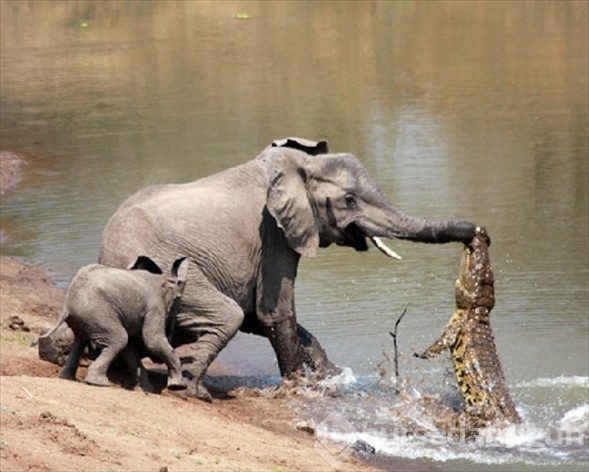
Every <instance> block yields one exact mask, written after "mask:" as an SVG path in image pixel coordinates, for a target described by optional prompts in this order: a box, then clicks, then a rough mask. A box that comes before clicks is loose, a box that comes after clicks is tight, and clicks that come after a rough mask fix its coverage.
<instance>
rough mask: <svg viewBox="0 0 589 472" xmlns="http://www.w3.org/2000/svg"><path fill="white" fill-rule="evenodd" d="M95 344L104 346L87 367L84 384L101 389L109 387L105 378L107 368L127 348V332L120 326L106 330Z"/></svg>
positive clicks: (108, 382)
mask: <svg viewBox="0 0 589 472" xmlns="http://www.w3.org/2000/svg"><path fill="white" fill-rule="evenodd" d="M96 341H97V342H96V344H98V345H102V346H104V347H103V348H102V351H101V352H100V355H99V356H98V357H97V358H96V360H95V361H94V362H93V363H92V365H91V366H90V367H88V373H87V374H86V378H85V379H84V382H86V383H88V384H91V385H98V386H101V387H108V386H110V381H109V380H108V377H107V376H106V373H107V371H108V368H109V367H110V364H111V363H112V361H113V360H114V359H115V358H116V357H117V356H118V355H119V353H120V352H121V351H122V350H123V349H124V348H125V346H127V342H128V341H129V337H128V335H127V331H125V328H123V327H122V326H117V327H113V328H110V329H108V330H107V331H106V332H104V333H102V334H101V336H100V340H96Z"/></svg>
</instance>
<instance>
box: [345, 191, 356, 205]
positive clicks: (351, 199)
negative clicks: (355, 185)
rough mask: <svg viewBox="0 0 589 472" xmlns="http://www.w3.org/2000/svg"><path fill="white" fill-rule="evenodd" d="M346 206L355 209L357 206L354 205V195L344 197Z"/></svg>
mask: <svg viewBox="0 0 589 472" xmlns="http://www.w3.org/2000/svg"><path fill="white" fill-rule="evenodd" d="M345 201H346V206H347V207H348V208H356V207H357V206H358V204H357V203H356V197H354V195H352V194H350V193H348V194H347V195H346V197H345Z"/></svg>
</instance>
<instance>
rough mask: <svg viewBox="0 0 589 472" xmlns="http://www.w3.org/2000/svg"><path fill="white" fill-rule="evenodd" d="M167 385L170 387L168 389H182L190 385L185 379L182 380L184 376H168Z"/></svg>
mask: <svg viewBox="0 0 589 472" xmlns="http://www.w3.org/2000/svg"><path fill="white" fill-rule="evenodd" d="M167 387H168V390H174V391H180V390H186V389H187V388H188V385H186V383H185V382H184V380H182V378H179V379H172V378H168V385H167ZM203 388H204V386H203ZM205 390H206V389H205ZM207 393H208V392H207ZM211 400H212V399H211Z"/></svg>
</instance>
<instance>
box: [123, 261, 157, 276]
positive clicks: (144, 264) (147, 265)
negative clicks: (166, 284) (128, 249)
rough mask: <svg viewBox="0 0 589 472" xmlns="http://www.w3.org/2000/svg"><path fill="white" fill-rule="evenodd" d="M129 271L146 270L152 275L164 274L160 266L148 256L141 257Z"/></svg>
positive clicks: (130, 266)
mask: <svg viewBox="0 0 589 472" xmlns="http://www.w3.org/2000/svg"><path fill="white" fill-rule="evenodd" d="M127 269H129V270H146V271H148V272H151V273H152V274H158V275H160V274H163V271H162V270H161V269H160V268H159V266H158V265H157V264H156V263H155V262H154V261H153V260H152V259H151V258H149V257H147V256H139V257H138V258H137V260H136V261H135V262H134V263H133V264H131V265H129V266H128V267H127Z"/></svg>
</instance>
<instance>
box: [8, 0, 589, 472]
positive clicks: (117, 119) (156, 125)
mask: <svg viewBox="0 0 589 472" xmlns="http://www.w3.org/2000/svg"><path fill="white" fill-rule="evenodd" d="M0 8H1V10H0V13H1V15H0V16H1V18H0V21H1V25H0V26H1V38H0V39H1V41H0V44H1V57H0V59H1V71H0V74H1V75H0V118H1V125H0V137H1V143H2V149H9V150H12V151H17V152H26V153H28V154H29V155H34V156H38V157H37V158H33V159H30V160H29V164H28V165H27V167H26V174H25V178H24V179H23V182H22V184H21V186H20V187H19V189H18V191H16V192H9V193H7V194H6V195H3V196H2V207H1V209H2V211H1V215H0V225H1V226H2V229H3V230H4V231H5V232H6V233H7V234H8V235H9V237H10V240H9V241H8V242H7V243H5V244H3V245H2V247H1V251H2V254H9V255H17V256H23V257H27V258H29V259H32V260H34V261H36V262H37V263H39V264H41V265H43V266H44V267H47V268H48V269H49V270H50V271H51V272H52V273H53V274H54V275H55V277H56V279H57V280H58V281H59V282H60V283H62V284H66V283H67V281H68V279H69V278H70V277H71V276H72V275H73V273H74V272H75V271H76V270H77V268H79V267H80V266H81V265H84V264H87V263H89V262H92V261H95V260H96V257H97V253H98V242H99V238H100V232H101V231H102V228H103V227H104V224H105V223H106V221H107V219H108V217H109V216H110V215H111V214H112V213H113V212H114V210H115V209H116V208H117V206H118V205H119V204H120V203H121V201H122V200H124V199H125V198H126V197H127V196H128V195H130V194H132V193H133V192H135V191H136V190H138V189H140V188H142V187H144V186H146V185H149V184H151V183H155V182H180V181H188V180H194V179H197V178H199V177H202V176H205V175H209V174H211V173H214V172H216V171H219V170H221V169H224V168H227V167H229V166H233V165H236V164H239V163H241V162H244V161H245V160H248V159H250V158H252V157H254V156H255V155H256V154H257V153H258V152H259V151H260V150H261V149H263V148H264V147H265V146H266V145H267V144H268V143H269V142H270V141H271V140H272V139H274V138H277V137H283V136H288V135H298V136H305V137H308V138H326V139H328V140H329V142H330V144H331V148H332V149H333V150H335V151H349V152H352V153H354V154H356V155H357V156H358V157H359V158H360V159H361V160H362V161H363V162H364V164H365V165H366V167H367V168H368V169H369V171H370V172H371V173H372V174H373V175H374V176H375V177H376V180H377V181H378V182H379V184H380V185H381V187H382V188H383V190H384V191H385V192H387V193H388V194H389V195H390V197H391V199H392V200H393V201H394V202H396V204H397V205H398V206H399V207H400V208H401V209H403V210H404V211H406V212H408V213H412V214H415V215H420V216H424V217H440V218H442V217H457V218H458V217H461V218H468V219H472V220H474V221H477V222H479V223H481V224H484V225H486V226H487V227H488V229H489V232H490V234H491V237H492V239H493V244H492V246H491V259H492V262H493V267H494V271H495V275H496V279H497V282H496V295H497V305H496V307H495V309H494V310H493V313H492V317H493V327H494V331H495V335H496V339H497V344H498V349H499V353H500V356H501V359H502V362H503V366H504V369H505V371H506V376H507V378H508V382H509V384H510V385H511V387H512V391H513V395H514V397H515V401H516V403H517V405H518V407H519V409H520V412H521V413H522V415H523V416H524V417H525V418H526V421H527V423H526V424H529V425H531V427H533V428H538V429H540V430H542V431H544V430H546V428H554V429H555V430H557V431H558V430H559V429H558V428H560V427H561V426H559V425H560V424H561V422H562V421H565V418H566V417H567V414H570V415H574V414H580V415H582V414H583V413H582V412H583V411H585V410H583V408H586V405H588V404H589V399H588V395H589V393H588V388H587V382H586V379H587V376H588V375H589V340H588V338H589V218H588V216H587V215H588V214H589V197H588V187H589V177H588V174H589V169H588V164H589V144H588V134H589V133H588V131H589V116H588V115H589V113H588V107H589V104H588V101H589V98H588V90H589V79H588V77H589V71H588V62H587V57H588V46H587V45H588V41H589V40H588V32H587V24H588V12H587V10H588V7H587V4H586V3H585V2H554V3H551V2H537V3H531V2H525V3H524V2H515V3H509V2H472V3H453V2H422V3H409V2H375V3H367V2H354V3H351V2H345V3H344V2H337V3H330V2H308V3H307V2H285V3H271V2H260V3H231V2H222V3H221V2H196V3H190V2H177V3H174V2H125V1H121V2H95V3H94V2H57V1H54V2H26V3H24V2H7V1H5V2H2V3H0ZM238 12H245V13H248V14H249V15H251V17H252V18H251V19H250V20H238V19H235V18H234V15H235V14H236V13H238ZM392 245H393V247H394V248H395V250H397V252H399V253H400V254H401V255H402V256H403V260H402V261H391V260H389V259H385V258H384V257H382V255H381V254H380V253H378V252H377V251H371V252H369V253H367V254H366V253H354V252H352V251H351V250H349V249H344V248H330V249H328V250H325V251H322V252H321V253H320V256H319V257H318V258H316V259H307V260H305V261H303V263H302V265H301V267H300V270H299V274H300V275H299V277H298V279H297V309H298V316H299V319H300V321H301V323H302V324H303V325H304V326H306V327H307V328H308V329H309V330H311V331H312V332H313V333H314V334H315V335H316V336H317V337H318V338H319V339H320V340H321V342H322V343H323V345H324V346H325V348H326V349H327V351H328V353H329V355H330V357H331V358H332V360H334V361H335V362H336V363H338V364H340V365H344V366H349V367H350V368H351V369H352V370H353V372H354V375H355V376H356V377H357V379H358V381H357V387H355V389H356V390H359V391H360V393H358V392H357V391H355V392H350V393H348V394H347V396H345V398H344V400H343V401H342V402H341V403H340V402H338V401H334V400H333V399H329V400H330V401H328V402H320V408H319V409H318V410H316V413H314V414H316V415H317V416H320V414H319V413H318V411H321V415H324V416H325V415H327V414H328V412H330V411H336V412H337V413H338V414H342V415H344V417H346V415H347V416H348V417H351V418H352V417H354V414H353V412H354V411H356V410H355V409H358V408H360V409H361V408H368V407H369V405H370V403H369V402H368V403H366V402H365V396H366V395H376V396H378V395H381V396H384V397H385V400H381V403H380V405H381V406H383V407H384V405H386V404H387V401H388V400H387V399H386V395H385V394H384V393H383V391H382V388H383V387H382V386H379V384H378V382H375V381H374V380H370V379H373V378H374V375H375V366H376V364H377V363H378V362H380V361H381V360H382V359H383V354H382V352H383V351H387V352H390V350H391V338H390V336H389V335H388V331H389V330H390V329H392V327H393V325H394V321H395V319H396V318H397V316H399V315H400V314H401V312H402V310H403V309H404V308H405V307H407V308H408V313H407V316H406V317H405V318H404V320H403V322H402V323H401V325H400V327H399V344H400V345H399V347H400V351H401V352H402V353H403V357H402V358H401V370H402V372H403V373H404V375H409V374H410V373H411V374H413V373H415V374H416V375H417V374H418V375H419V376H422V377H423V378H424V379H425V380H424V383H423V384H421V386H420V387H419V388H421V389H425V390H428V391H434V392H435V391H436V389H438V390H440V391H441V389H446V390H448V391H451V383H452V382H451V381H450V380H448V376H447V373H446V370H447V367H448V363H447V360H444V359H442V360H440V361H429V362H425V361H419V362H416V361H413V360H412V359H411V358H410V355H411V353H412V352H413V351H414V350H417V349H423V348H425V347H426V346H428V345H429V344H430V343H431V342H432V341H433V340H434V339H436V338H437V336H438V335H439V333H440V332H441V330H442V328H443V326H444V324H445V323H446V321H447V319H448V318H449V316H450V314H451V312H452V309H453V303H454V301H453V289H452V287H453V281H454V279H455V277H456V275H457V272H458V266H459V257H460V251H461V249H460V247H459V246H458V245H446V246H426V245H419V244H412V243H408V242H393V244H392ZM221 360H222V361H223V362H224V363H225V364H226V365H227V366H229V367H230V368H231V369H232V370H233V372H234V373H235V374H236V375H238V376H242V377H243V378H246V377H250V376H268V375H270V376H273V375H276V372H277V368H276V363H275V359H274V356H273V354H272V352H271V350H270V348H269V346H268V343H267V342H265V341H264V340H262V339H260V338H257V337H253V336H246V335H239V336H238V337H237V338H236V339H235V340H234V341H232V342H231V343H230V345H229V346H228V348H227V349H226V350H225V351H224V352H223V353H222V355H221ZM543 379H548V380H543ZM570 379H581V381H580V384H579V385H576V384H575V385H573V386H571V385H570V383H571V381H570ZM545 383H548V385H545ZM386 391H387V390H386V389H385V390H384V392H385V393H386ZM379 392H380V393H379ZM363 395H364V396H363ZM332 400H333V401H332ZM390 401H391V402H392V401H393V399H391V400H390ZM347 412H349V413H347ZM575 412H577V413H575ZM579 412H580V413H579ZM352 419H353V418H352ZM391 421H393V420H392V419H391ZM566 421H568V420H566ZM566 421H565V422H566ZM352 423H353V424H354V425H355V426H357V429H359V430H360V429H361V430H363V431H365V432H366V431H367V434H371V431H374V429H375V426H377V425H378V422H377V421H375V422H374V424H373V425H372V426H370V425H365V424H364V423H362V422H359V421H358V420H354V421H352ZM364 426H366V428H365V427H364ZM564 427H565V429H566V425H565V426H564ZM381 439H383V441H384V443H383V445H382V447H381V452H383V453H388V454H391V455H395V456H403V455H404V454H405V455H406V454H408V452H406V451H411V452H410V453H411V457H422V458H430V459H431V460H434V461H436V462H435V465H436V466H437V467H442V468H443V467H445V466H444V465H443V461H444V460H451V461H452V462H451V466H449V467H450V468H453V469H456V468H464V469H468V470H471V469H473V468H479V470H483V469H485V468H488V467H490V466H489V464H497V466H496V467H505V468H507V469H509V468H510V467H512V466H513V465H514V464H517V465H518V468H520V466H521V467H523V466H524V465H525V467H529V468H530V470H541V469H542V467H545V466H546V467H551V468H556V469H560V470H570V469H571V468H579V467H584V466H585V463H586V461H587V442H585V443H584V445H583V446H582V447H581V449H580V451H579V450H577V449H575V451H573V452H571V451H570V450H569V449H567V447H566V446H563V445H561V444H555V443H554V442H552V443H550V441H548V443H549V444H547V445H546V446H545V447H544V446H543V447H544V450H543V452H542V454H539V455H538V454H536V452H537V450H536V449H537V448H536V449H533V448H530V447H529V444H528V445H526V444H523V445H511V446H497V445H492V446H490V447H488V448H484V449H481V450H478V449H474V450H470V451H467V452H464V453H461V452H460V450H459V448H456V447H446V446H443V447H442V446H439V445H436V444H435V441H434V442H433V443H431V444H430V443H428V442H427V441H424V440H413V439H410V438H409V439H406V440H405V441H407V442H404V443H402V445H403V446H404V447H396V448H393V446H392V444H391V443H387V442H386V438H381ZM542 441H544V443H545V442H547V441H545V440H542ZM544 443H542V444H544ZM387 444H388V445H387ZM405 446H406V447H405ZM438 446H439V447H438ZM431 448H434V449H436V448H437V449H436V450H437V452H436V454H433V453H430V449H431ZM404 451H405V452H404ZM440 451H442V452H440ZM583 453H584V454H585V455H584V456H583ZM461 454H462V455H461ZM537 455H538V457H539V458H538V459H537V460H536V459H534V457H536V456H537ZM499 464H504V465H503V466H500V465H499ZM505 464H506V465H505ZM493 467H495V466H493Z"/></svg>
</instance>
